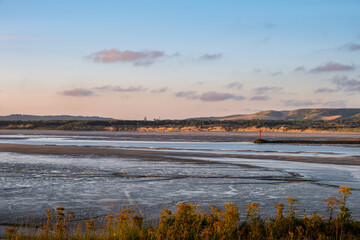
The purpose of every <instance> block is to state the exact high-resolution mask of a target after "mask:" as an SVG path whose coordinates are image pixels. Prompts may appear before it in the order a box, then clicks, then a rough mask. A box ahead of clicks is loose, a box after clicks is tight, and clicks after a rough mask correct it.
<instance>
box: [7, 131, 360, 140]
mask: <svg viewBox="0 0 360 240" xmlns="http://www.w3.org/2000/svg"><path fill="white" fill-rule="evenodd" d="M3 135H24V136H26V135H29V136H32V135H52V136H66V137H69V136H70V137H75V138H76V137H79V138H84V137H86V138H87V139H94V140H95V139H96V140H129V141H165V142H168V141H170V142H171V141H175V142H178V141H180V142H181V141H184V142H253V141H254V140H256V139H258V138H259V132H134V131H121V132H120V131H118V132H111V131H63V130H0V138H1V137H2V136H3ZM262 136H263V138H266V139H267V140H270V141H275V140H288V139H291V140H323V141H332V140H336V141H338V140H354V139H360V132H359V133H357V132H342V133H339V132H315V133H314V132H311V133H309V132H293V133H290V132H262Z"/></svg>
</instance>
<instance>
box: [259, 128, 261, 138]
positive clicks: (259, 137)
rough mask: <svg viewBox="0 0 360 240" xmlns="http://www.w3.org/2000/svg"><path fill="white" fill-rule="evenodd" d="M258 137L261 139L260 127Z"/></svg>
mask: <svg viewBox="0 0 360 240" xmlns="http://www.w3.org/2000/svg"><path fill="white" fill-rule="evenodd" d="M259 139H261V129H260V130H259Z"/></svg>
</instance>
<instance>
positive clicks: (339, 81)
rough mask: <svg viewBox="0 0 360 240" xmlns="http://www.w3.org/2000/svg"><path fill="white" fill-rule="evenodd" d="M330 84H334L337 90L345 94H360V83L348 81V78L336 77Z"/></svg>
mask: <svg viewBox="0 0 360 240" xmlns="http://www.w3.org/2000/svg"><path fill="white" fill-rule="evenodd" d="M332 82H333V83H334V84H336V86H337V87H338V89H339V90H343V91H345V92H360V81H359V80H355V79H350V78H349V77H348V76H345V75H344V76H336V77H335V78H334V79H333V80H332Z"/></svg>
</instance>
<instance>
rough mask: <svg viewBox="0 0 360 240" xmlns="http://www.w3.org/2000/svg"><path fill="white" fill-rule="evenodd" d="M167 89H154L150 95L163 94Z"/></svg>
mask: <svg viewBox="0 0 360 240" xmlns="http://www.w3.org/2000/svg"><path fill="white" fill-rule="evenodd" d="M168 89H169V88H167V87H163V88H156V89H153V90H151V92H152V93H164V92H166V91H167V90H168Z"/></svg>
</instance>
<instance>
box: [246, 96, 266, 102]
mask: <svg viewBox="0 0 360 240" xmlns="http://www.w3.org/2000/svg"><path fill="white" fill-rule="evenodd" d="M269 99H270V97H268V96H253V97H252V98H250V101H267V100H269Z"/></svg>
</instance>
